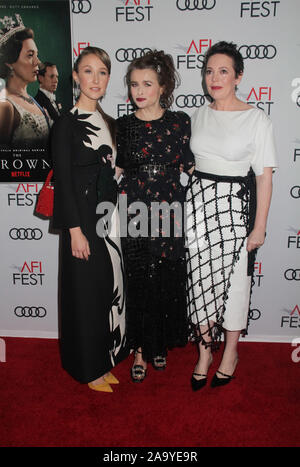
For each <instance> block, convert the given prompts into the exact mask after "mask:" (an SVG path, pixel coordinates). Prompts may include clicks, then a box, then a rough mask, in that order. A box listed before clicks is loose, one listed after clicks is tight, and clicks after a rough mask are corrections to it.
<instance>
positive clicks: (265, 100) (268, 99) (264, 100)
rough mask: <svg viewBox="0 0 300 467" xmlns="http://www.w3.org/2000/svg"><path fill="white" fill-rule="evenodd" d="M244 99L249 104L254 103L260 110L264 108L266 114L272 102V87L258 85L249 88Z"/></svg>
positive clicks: (269, 111) (268, 112)
mask: <svg viewBox="0 0 300 467" xmlns="http://www.w3.org/2000/svg"><path fill="white" fill-rule="evenodd" d="M246 101H247V102H248V104H250V105H256V107H257V108H258V109H260V110H264V111H265V112H266V114H267V115H270V113H271V106H272V105H273V104H274V102H273V101H272V88H271V86H259V87H256V88H255V87H253V88H251V90H250V92H249V93H248V96H247V98H246Z"/></svg>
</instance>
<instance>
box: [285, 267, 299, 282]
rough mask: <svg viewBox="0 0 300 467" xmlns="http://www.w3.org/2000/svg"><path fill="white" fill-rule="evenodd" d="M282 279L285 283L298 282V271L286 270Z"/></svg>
mask: <svg viewBox="0 0 300 467" xmlns="http://www.w3.org/2000/svg"><path fill="white" fill-rule="evenodd" d="M284 277H285V279H286V280H287V281H300V269H287V270H286V271H285V273H284Z"/></svg>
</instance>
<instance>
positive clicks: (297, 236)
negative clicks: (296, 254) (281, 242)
mask: <svg viewBox="0 0 300 467" xmlns="http://www.w3.org/2000/svg"><path fill="white" fill-rule="evenodd" d="M289 231H290V232H293V233H294V235H289V236H288V240H287V247H288V248H297V249H298V248H300V230H297V229H294V228H293V227H290V228H289Z"/></svg>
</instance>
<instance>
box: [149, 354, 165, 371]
mask: <svg viewBox="0 0 300 467" xmlns="http://www.w3.org/2000/svg"><path fill="white" fill-rule="evenodd" d="M152 365H153V368H154V369H155V370H158V371H162V370H165V369H166V366H167V359H166V357H162V356H161V355H158V356H157V357H154V358H153V360H152Z"/></svg>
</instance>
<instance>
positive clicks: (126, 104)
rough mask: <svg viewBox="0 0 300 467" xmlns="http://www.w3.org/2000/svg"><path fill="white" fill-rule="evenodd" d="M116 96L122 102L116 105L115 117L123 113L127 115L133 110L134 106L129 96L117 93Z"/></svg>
mask: <svg viewBox="0 0 300 467" xmlns="http://www.w3.org/2000/svg"><path fill="white" fill-rule="evenodd" d="M116 98H117V99H118V100H120V101H122V104H118V105H117V118H119V117H122V116H123V115H129V114H131V113H132V112H133V111H134V107H133V105H132V104H131V102H130V99H129V97H127V96H125V97H124V96H122V95H120V94H119V95H118V96H116Z"/></svg>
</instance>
